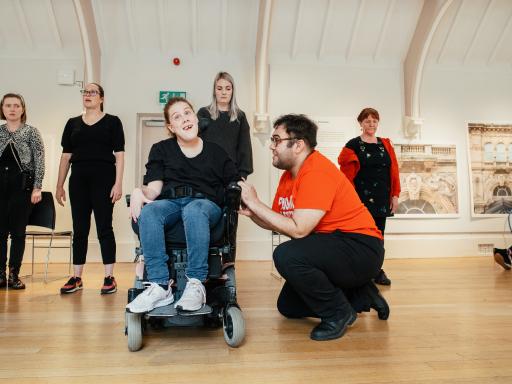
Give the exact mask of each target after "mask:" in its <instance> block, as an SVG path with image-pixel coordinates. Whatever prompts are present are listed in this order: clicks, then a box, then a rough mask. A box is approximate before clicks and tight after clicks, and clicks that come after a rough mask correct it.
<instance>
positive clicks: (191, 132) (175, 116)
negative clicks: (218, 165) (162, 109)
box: [167, 101, 199, 142]
mask: <svg viewBox="0 0 512 384" xmlns="http://www.w3.org/2000/svg"><path fill="white" fill-rule="evenodd" d="M167 116H168V118H169V123H168V124H167V129H169V131H171V133H172V134H174V135H175V136H176V137H177V139H178V141H182V142H187V141H192V140H195V139H197V133H198V132H199V130H198V126H197V121H198V119H197V116H196V114H195V113H194V110H193V109H192V107H191V106H190V105H189V104H188V103H186V102H184V101H178V102H176V103H174V104H172V105H171V106H169V107H168V108H167Z"/></svg>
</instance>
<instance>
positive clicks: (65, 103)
mask: <svg viewBox="0 0 512 384" xmlns="http://www.w3.org/2000/svg"><path fill="white" fill-rule="evenodd" d="M181 60H182V64H181V65H180V66H179V67H176V66H174V65H172V63H171V62H170V59H169V58H165V59H164V58H163V57H162V55H157V56H155V57H149V56H144V57H140V56H128V55H126V56H122V55H116V56H115V57H109V56H106V57H104V58H103V62H102V79H103V80H102V83H103V85H104V88H105V92H106V98H105V104H106V111H107V112H109V113H112V114H115V115H118V116H119V117H120V118H121V120H122V121H123V124H124V128H125V135H126V169H125V178H124V186H123V187H124V193H129V192H130V191H131V190H132V189H133V188H134V187H135V184H136V183H135V169H136V167H135V161H136V159H135V153H136V152H135V149H136V148H135V146H136V142H135V140H136V135H135V133H136V128H137V127H136V123H137V121H136V116H137V113H149V112H151V113H154V112H160V111H161V106H160V105H159V104H158V102H157V97H158V91H159V90H179V91H186V92H187V96H188V97H189V99H190V100H191V101H192V103H193V104H194V105H195V107H196V108H197V109H198V108H199V107H201V106H204V105H206V104H208V103H209V101H210V97H211V91H212V81H213V77H214V75H215V74H216V72H217V71H219V70H227V71H228V72H230V73H231V74H232V75H233V76H234V78H235V81H236V85H237V96H238V101H239V104H240V106H241V107H242V109H243V110H244V111H245V112H246V113H247V115H248V118H249V121H250V122H251V123H252V115H253V112H254V107H255V98H254V94H255V88H254V59H253V58H252V57H249V56H247V57H240V56H227V57H226V56H215V55H213V56H212V55H209V56H200V55H196V56H190V57H186V56H185V57H181ZM227 63H229V64H227ZM59 68H73V69H75V70H76V73H77V78H78V79H79V78H80V77H81V76H80V74H81V73H82V70H83V69H82V63H81V60H80V59H72V60H51V59H45V60H42V59H41V60H33V59H31V60H29V61H25V60H21V59H2V60H1V61H0V92H1V93H2V94H3V93H5V92H9V91H14V92H18V93H21V94H23V95H24V96H25V98H26V101H27V111H28V122H29V123H30V124H33V125H35V126H37V127H38V128H39V129H40V130H41V133H42V134H43V136H44V138H45V144H46V146H47V156H46V163H47V177H46V178H45V181H44V188H45V189H46V190H51V191H54V188H55V183H56V175H57V168H58V158H59V155H60V137H61V134H62V130H63V127H64V124H65V122H66V121H67V119H68V118H69V117H71V116H76V115H78V114H79V113H80V112H81V98H80V95H79V93H78V87H65V86H59V85H57V84H56V72H57V69H59ZM270 69H271V73H270V93H269V95H270V115H271V118H272V119H274V118H276V117H277V116H279V115H281V114H284V113H291V112H295V113H305V114H308V115H310V116H338V117H342V118H353V119H354V122H355V118H356V116H357V114H358V113H359V111H360V110H361V109H362V108H363V107H366V106H373V107H375V108H377V109H378V110H379V112H380V113H381V125H380V132H379V133H380V135H382V136H385V137H390V138H391V139H393V140H395V141H404V139H403V138H402V133H401V126H402V116H403V91H402V74H401V73H402V72H401V69H400V68H398V67H380V68H379V67H360V68H356V67H341V66H320V65H313V64H308V65H300V64H290V63H272V65H271V67H270ZM511 89H512V73H511V72H510V71H504V72H496V71H493V72H484V71H480V72H479V71H469V70H460V69H427V70H426V71H425V77H424V82H423V88H422V92H421V102H420V103H421V112H422V117H423V118H424V120H425V123H424V126H423V128H422V138H421V140H422V141H424V142H428V143H454V144H456V145H457V160H458V176H459V189H460V193H459V196H460V201H459V209H460V217H458V218H452V219H421V220H420V219H391V220H389V222H388V228H387V237H386V249H387V257H439V256H469V255H477V254H478V253H477V252H478V251H477V245H478V244H479V243H491V244H495V245H496V246H504V245H506V244H508V243H509V242H510V239H511V237H510V235H508V236H506V235H505V233H504V229H505V218H503V217H499V218H491V219H489V218H479V219H474V218H473V219H472V218H471V214H470V212H471V211H470V195H469V193H470V192H469V172H468V161H467V152H466V151H467V144H466V123H467V122H504V121H506V122H511V121H512V108H511V107H510V106H511V105H512V92H511V91H510V90H511ZM354 124H355V123H354ZM269 135H270V132H265V133H261V134H253V153H254V164H255V172H254V174H253V175H252V176H251V177H250V181H251V182H253V183H254V184H255V185H256V187H257V189H258V193H259V195H260V197H261V198H262V200H263V201H266V202H267V203H270V202H271V199H272V197H273V194H274V190H273V185H275V180H276V178H277V176H276V172H275V170H274V169H273V168H272V166H271V164H270V156H269V150H268V141H267V139H268V136H269ZM340 149H341V148H340ZM127 216H128V215H127V209H126V208H125V206H124V202H120V203H118V204H117V205H116V208H115V218H114V230H115V233H116V237H117V242H118V260H119V261H129V260H131V259H132V257H133V247H134V245H135V239H134V237H133V235H132V232H131V229H130V227H129V220H128V217H127ZM57 222H58V227H59V228H66V227H68V228H69V227H70V226H71V217H70V211H69V205H67V206H66V207H65V208H58V218H57ZM238 240H239V244H238V245H239V252H238V255H239V258H241V259H270V257H271V238H270V234H269V232H268V231H264V230H261V229H259V228H258V227H256V226H255V225H254V224H253V223H252V222H250V221H249V220H246V219H245V218H242V219H241V223H240V227H239V234H238ZM65 255H66V251H62V252H57V253H56V256H57V259H61V260H64V258H65ZM89 260H91V261H99V260H100V255H99V249H98V245H97V241H96V240H95V229H94V227H92V230H91V236H90V252H89Z"/></svg>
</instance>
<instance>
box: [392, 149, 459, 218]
mask: <svg viewBox="0 0 512 384" xmlns="http://www.w3.org/2000/svg"><path fill="white" fill-rule="evenodd" d="M393 145H394V148H395V152H396V156H397V160H398V165H399V170H400V185H401V192H400V196H399V199H398V204H399V205H398V210H397V212H396V214H395V216H396V217H397V218H428V217H443V218H444V217H458V216H459V191H458V178H457V150H456V146H455V145H451V144H396V143H395V144H393Z"/></svg>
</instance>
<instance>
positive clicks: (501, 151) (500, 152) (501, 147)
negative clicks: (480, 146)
mask: <svg viewBox="0 0 512 384" xmlns="http://www.w3.org/2000/svg"><path fill="white" fill-rule="evenodd" d="M496 161H497V162H500V163H504V162H506V161H507V152H505V144H503V143H498V145H497V146H496Z"/></svg>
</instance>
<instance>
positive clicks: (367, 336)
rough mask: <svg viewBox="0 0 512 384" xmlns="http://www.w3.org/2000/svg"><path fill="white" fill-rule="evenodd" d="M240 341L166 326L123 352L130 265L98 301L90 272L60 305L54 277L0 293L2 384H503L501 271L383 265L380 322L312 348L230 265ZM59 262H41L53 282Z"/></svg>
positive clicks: (251, 280)
mask: <svg viewBox="0 0 512 384" xmlns="http://www.w3.org/2000/svg"><path fill="white" fill-rule="evenodd" d="M237 268H238V269H237V272H238V296H239V302H240V305H241V306H242V308H243V312H244V316H245V319H246V326H247V336H246V340H245V343H244V344H243V345H242V346H241V347H240V348H238V349H231V348H229V347H228V346H227V345H226V344H225V342H224V339H223V336H222V330H220V329H219V330H207V329H167V330H163V331H150V332H149V334H146V335H145V336H144V347H143V349H142V350H141V351H139V352H135V353H131V352H129V351H128V349H127V340H126V337H125V336H124V310H123V309H124V305H125V302H126V291H127V289H128V287H129V286H130V284H131V281H132V278H133V264H119V265H118V266H117V267H116V277H117V280H118V282H119V288H120V289H119V292H118V293H116V294H114V295H109V296H100V295H99V288H100V285H101V283H102V271H101V265H97V264H92V265H87V267H86V271H85V274H84V285H85V289H84V291H82V292H80V293H77V294H74V295H69V296H61V295H59V293H58V289H59V287H60V285H62V283H63V282H64V281H65V280H64V279H60V280H57V281H54V282H51V283H49V284H46V285H45V284H43V282H42V281H41V279H40V278H35V279H33V280H31V279H30V278H29V279H27V280H26V282H27V289H26V290H25V291H12V290H11V291H5V290H2V291H0V308H1V313H0V316H1V322H0V382H9V383H67V384H69V383H88V384H92V383H94V384H96V383H97V384H100V383H216V382H218V383H244V384H247V383H265V384H270V383H308V384H315V383H322V384H323V383H372V384H375V383H423V384H426V383H436V384H440V383H479V384H480V383H507V384H510V383H512V274H511V273H510V272H506V271H503V270H502V269H501V268H500V267H498V266H496V265H494V263H493V260H492V258H491V257H488V258H482V257H479V258H453V259H429V260H389V261H386V265H385V269H386V272H387V273H388V275H389V276H390V277H391V278H392V280H393V286H392V287H391V288H388V289H383V290H382V291H383V294H384V296H385V297H386V298H387V300H388V302H389V303H390V306H391V316H390V319H389V320H388V321H380V320H378V319H377V316H376V313H375V312H370V313H365V314H362V315H360V316H359V318H358V321H357V322H356V323H355V325H354V326H353V327H352V328H351V329H350V330H349V331H348V332H347V334H346V335H345V336H344V337H343V338H341V339H338V340H335V341H330V342H314V341H311V340H310V339H309V332H310V330H311V328H312V327H313V326H314V324H315V321H314V320H286V319H284V318H282V317H281V316H280V315H279V314H278V313H277V311H276V309H275V301H276V298H277V295H278V292H279V289H280V286H281V282H280V281H278V280H276V279H275V278H274V277H272V276H271V275H270V270H271V265H270V263H269V262H243V261H242V262H239V263H238V265H237ZM66 270H67V269H66V267H65V266H63V265H51V273H52V275H53V276H56V275H57V276H58V272H59V271H60V272H62V273H63V274H64V273H65V271H66Z"/></svg>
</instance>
